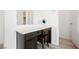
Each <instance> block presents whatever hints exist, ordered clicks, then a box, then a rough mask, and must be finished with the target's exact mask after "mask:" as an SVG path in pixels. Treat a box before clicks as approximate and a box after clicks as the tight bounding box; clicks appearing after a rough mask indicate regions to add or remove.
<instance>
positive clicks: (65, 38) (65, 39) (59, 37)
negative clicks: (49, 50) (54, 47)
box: [59, 37, 72, 41]
mask: <svg viewBox="0 0 79 59" xmlns="http://www.w3.org/2000/svg"><path fill="white" fill-rule="evenodd" d="M59 39H65V40H69V41H71V40H72V39H68V38H64V37H59Z"/></svg>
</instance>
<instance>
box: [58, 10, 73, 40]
mask: <svg viewBox="0 0 79 59" xmlns="http://www.w3.org/2000/svg"><path fill="white" fill-rule="evenodd" d="M70 14H71V11H68V10H61V11H59V36H60V37H62V38H65V39H71V32H72V31H71V28H72V19H71V15H70Z"/></svg>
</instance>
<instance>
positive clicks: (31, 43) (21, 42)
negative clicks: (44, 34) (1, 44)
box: [16, 25, 51, 49]
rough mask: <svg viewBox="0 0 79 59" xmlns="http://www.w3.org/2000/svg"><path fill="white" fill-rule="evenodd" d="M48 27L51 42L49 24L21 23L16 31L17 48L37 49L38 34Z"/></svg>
mask: <svg viewBox="0 0 79 59" xmlns="http://www.w3.org/2000/svg"><path fill="white" fill-rule="evenodd" d="M44 29H48V31H49V33H48V41H49V43H51V26H47V25H44V26H43V25H27V26H25V25H22V26H21V25H20V26H18V28H17V31H16V34H17V36H16V38H17V40H16V41H17V43H16V44H17V49H37V39H38V35H40V34H41V30H44Z"/></svg>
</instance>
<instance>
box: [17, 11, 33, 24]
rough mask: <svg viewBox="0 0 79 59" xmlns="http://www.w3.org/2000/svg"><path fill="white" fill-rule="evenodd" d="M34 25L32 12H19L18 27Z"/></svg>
mask: <svg viewBox="0 0 79 59" xmlns="http://www.w3.org/2000/svg"><path fill="white" fill-rule="evenodd" d="M30 24H33V11H32V10H17V25H30Z"/></svg>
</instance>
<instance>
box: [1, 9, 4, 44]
mask: <svg viewBox="0 0 79 59" xmlns="http://www.w3.org/2000/svg"><path fill="white" fill-rule="evenodd" d="M3 41H4V11H3V10H0V44H1V43H3Z"/></svg>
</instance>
